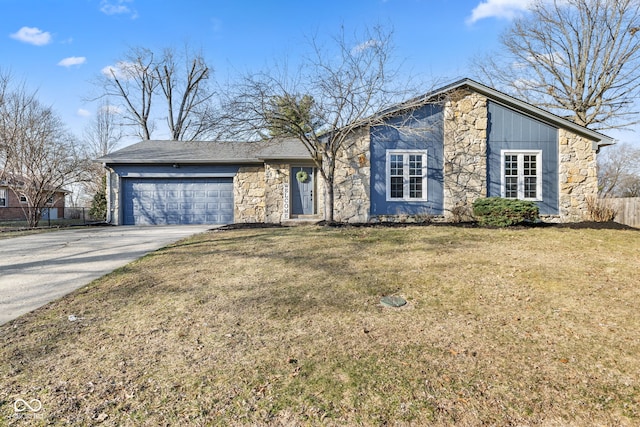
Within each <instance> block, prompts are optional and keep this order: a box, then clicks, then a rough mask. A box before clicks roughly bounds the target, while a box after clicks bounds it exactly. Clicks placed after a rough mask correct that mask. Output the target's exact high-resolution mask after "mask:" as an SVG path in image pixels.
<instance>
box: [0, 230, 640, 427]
mask: <svg viewBox="0 0 640 427" xmlns="http://www.w3.org/2000/svg"><path fill="white" fill-rule="evenodd" d="M638 277H640V232H637V231H632V230H594V229H580V230H572V229H561V228H517V229H504V230H489V229H479V228H457V227H445V226H423V227H419V226H413V227H412V226H408V227H406V228H375V227H374V228H352V227H345V228H326V227H296V228H271V229H251V230H229V231H218V232H208V233H204V234H201V235H198V236H196V237H194V238H191V239H188V240H184V241H182V242H179V243H177V244H175V245H173V246H171V247H168V248H165V249H162V250H160V251H158V252H155V253H153V254H150V255H148V256H146V257H145V258H143V259H141V260H139V261H137V262H134V263H132V264H129V265H128V266H126V267H124V268H121V269H119V270H117V271H116V272H114V273H112V274H110V275H108V276H106V277H104V278H102V279H100V280H97V281H95V282H93V283H92V284H91V285H89V286H88V287H86V288H83V289H81V290H79V291H77V292H75V293H74V294H72V295H69V296H67V297H65V298H63V299H61V300H59V301H56V302H55V303H52V304H50V305H48V306H46V307H44V308H42V309H39V310H37V311H36V312H34V313H30V314H27V315H25V316H23V317H21V318H20V319H18V320H16V321H13V322H10V323H8V324H5V325H3V326H0V425H2V424H3V423H5V424H8V425H63V424H69V425H94V424H96V423H102V424H103V425H132V426H133V425H147V426H160V425H167V426H169V425H184V426H191V425H256V424H257V425H264V424H271V425H317V424H321V425H367V426H368V425H372V426H373V425H375V426H378V425H462V426H466V425H473V426H475V425H483V424H486V425H554V426H555V425H558V426H559V425H562V426H565V425H575V426H582V425H638V424H640V382H639V381H640V377H639V374H638V373H639V372H640V357H639V356H638V355H640V310H638V307H639V304H640V285H639V279H638ZM388 295H394V296H401V297H403V298H405V299H406V300H407V301H408V304H407V305H406V306H404V307H401V308H386V307H383V306H381V304H380V298H381V297H382V296H388ZM69 316H72V317H69ZM17 399H23V400H24V401H26V402H33V399H38V400H39V401H40V402H41V404H42V409H41V410H40V411H39V412H31V411H30V410H28V409H26V410H24V411H21V412H17V411H16V409H15V403H16V401H17ZM34 403H35V402H34ZM18 406H20V405H18ZM20 409H24V407H23V406H20Z"/></svg>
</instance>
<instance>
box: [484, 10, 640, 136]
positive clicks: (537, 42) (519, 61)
mask: <svg viewBox="0 0 640 427" xmlns="http://www.w3.org/2000/svg"><path fill="white" fill-rule="evenodd" d="M639 31H640V1H639V0H534V1H533V3H532V5H531V7H530V10H529V12H528V13H527V14H526V15H525V16H524V17H522V18H520V19H517V20H516V21H515V22H514V23H513V25H512V26H511V27H510V28H509V29H508V30H507V31H506V32H505V33H504V34H503V35H502V38H501V44H502V49H501V51H500V52H498V53H495V52H493V53H491V54H490V55H487V56H485V57H482V58H480V59H476V60H475V61H474V62H475V66H476V68H477V70H478V73H479V74H480V75H481V76H482V77H483V79H486V80H487V81H488V82H490V83H491V84H492V85H493V86H495V87H497V88H500V89H502V90H505V91H507V92H510V93H513V94H514V95H517V96H519V97H521V98H523V99H526V100H528V101H529V102H531V103H533V104H535V105H537V106H540V107H542V108H545V109H548V110H550V111H552V112H555V113H557V114H559V115H561V116H563V117H565V118H568V119H569V120H571V121H573V122H575V123H577V124H580V125H582V126H586V127H589V128H592V129H600V130H602V129H612V128H623V127H628V126H630V125H633V124H635V123H637V122H638V118H637V111H636V110H635V109H634V108H637V104H635V100H636V98H637V97H638V95H639V94H640V73H638V66H640V40H639V39H638V37H640V34H638V32H639Z"/></svg>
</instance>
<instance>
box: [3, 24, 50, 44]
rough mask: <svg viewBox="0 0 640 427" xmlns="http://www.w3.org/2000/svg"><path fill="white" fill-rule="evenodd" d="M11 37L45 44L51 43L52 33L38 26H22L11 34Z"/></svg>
mask: <svg viewBox="0 0 640 427" xmlns="http://www.w3.org/2000/svg"><path fill="white" fill-rule="evenodd" d="M10 37H11V38H12V39H15V40H18V41H21V42H23V43H29V44H33V45H36V46H44V45H46V44H49V43H51V33H49V32H47V31H42V30H41V29H39V28H36V27H22V28H20V29H19V30H18V31H17V32H15V33H13V34H10Z"/></svg>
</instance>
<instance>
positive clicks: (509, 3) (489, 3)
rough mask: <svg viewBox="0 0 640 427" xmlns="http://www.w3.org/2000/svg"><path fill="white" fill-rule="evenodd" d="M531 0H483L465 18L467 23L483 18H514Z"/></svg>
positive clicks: (523, 10)
mask: <svg viewBox="0 0 640 427" xmlns="http://www.w3.org/2000/svg"><path fill="white" fill-rule="evenodd" d="M530 4H531V0H484V1H483V2H482V3H480V4H479V5H477V6H476V7H475V8H474V9H473V10H472V11H471V16H470V17H468V18H467V24H473V23H474V22H477V21H479V20H481V19H485V18H501V19H514V18H516V17H518V16H520V15H522V13H524V12H525V11H526V10H527V8H528V7H529V5H530Z"/></svg>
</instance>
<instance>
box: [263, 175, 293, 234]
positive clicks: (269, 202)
mask: <svg viewBox="0 0 640 427" xmlns="http://www.w3.org/2000/svg"><path fill="white" fill-rule="evenodd" d="M264 170H265V172H264V176H265V189H264V196H265V215H264V222H269V223H280V222H282V221H284V220H287V219H289V218H288V214H287V215H286V217H285V214H286V213H288V212H289V211H290V209H291V206H290V204H287V205H286V206H285V203H288V199H289V196H288V193H289V191H290V189H289V175H290V174H291V171H290V169H289V164H287V163H266V164H265V167H264ZM285 189H286V191H287V196H286V198H285V194H284V193H285ZM285 199H286V200H285Z"/></svg>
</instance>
